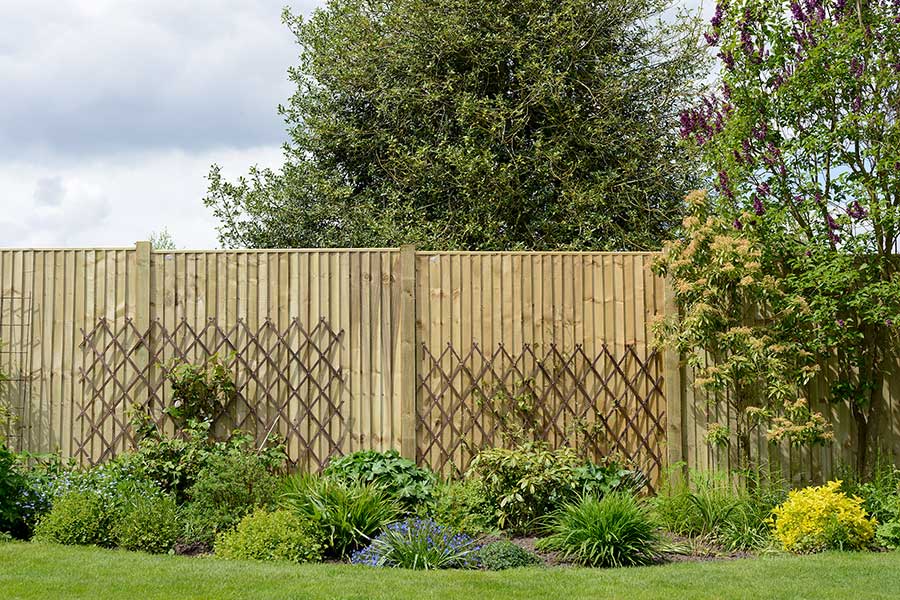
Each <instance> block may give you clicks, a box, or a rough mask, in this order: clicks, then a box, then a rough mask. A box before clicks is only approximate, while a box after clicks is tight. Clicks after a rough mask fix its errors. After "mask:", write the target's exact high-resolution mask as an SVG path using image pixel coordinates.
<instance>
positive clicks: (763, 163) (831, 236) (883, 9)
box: [681, 0, 900, 467]
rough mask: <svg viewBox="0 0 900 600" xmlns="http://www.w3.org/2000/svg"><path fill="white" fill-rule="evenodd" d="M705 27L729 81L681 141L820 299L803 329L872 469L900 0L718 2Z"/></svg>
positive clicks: (802, 289)
mask: <svg viewBox="0 0 900 600" xmlns="http://www.w3.org/2000/svg"><path fill="white" fill-rule="evenodd" d="M705 37H706V40H707V43H708V44H709V45H710V46H712V47H713V48H714V49H715V51H716V52H717V55H718V57H719V59H720V62H721V86H720V87H719V89H718V91H717V92H716V93H715V94H712V95H710V96H708V97H705V98H704V99H703V101H702V102H701V103H699V105H697V106H696V107H695V108H694V109H692V110H689V111H687V112H685V113H684V114H683V115H682V118H681V134H682V137H683V138H685V139H687V140H690V141H691V142H693V143H694V144H696V145H697V146H698V147H699V148H700V150H701V153H702V155H703V156H704V158H705V161H706V163H707V164H708V166H709V167H710V169H711V174H712V178H713V182H714V187H715V189H716V191H717V195H716V197H715V198H714V199H713V202H714V203H715V205H716V210H717V211H719V212H720V214H724V215H726V216H727V218H728V219H729V222H731V221H732V220H733V223H734V227H735V228H736V229H738V230H741V231H745V230H746V231H747V232H748V233H747V235H753V236H757V241H758V242H760V243H761V244H762V245H763V246H764V247H765V248H766V251H767V252H769V253H771V254H772V256H773V257H774V258H775V259H777V260H776V261H774V262H772V264H777V265H778V266H777V269H778V271H779V273H777V275H778V276H779V277H780V278H782V280H783V282H784V285H785V286H787V288H789V291H790V292H791V293H796V294H800V295H802V296H803V297H804V298H805V299H806V301H807V302H808V303H809V306H810V311H809V313H808V322H807V323H806V325H805V327H804V328H803V330H802V332H798V333H799V335H802V336H804V337H806V338H807V340H808V341H807V343H808V346H809V347H810V348H812V349H813V350H814V351H815V352H818V353H821V354H827V355H828V356H830V357H832V358H831V360H830V361H828V362H829V364H834V365H835V366H834V368H833V369H832V371H833V372H832V373H830V375H831V377H830V380H831V381H832V382H833V383H832V385H831V400H833V401H836V402H846V403H847V404H848V405H849V408H850V410H851V412H852V414H853V418H854V420H855V424H856V429H857V440H858V444H859V446H858V448H857V450H858V466H859V467H864V466H865V465H866V464H867V461H868V457H869V452H870V451H871V450H870V447H871V446H872V445H873V440H874V439H875V438H876V437H877V436H876V435H875V433H876V432H877V428H878V421H879V415H880V414H883V413H881V411H882V410H883V404H884V403H883V398H882V390H883V387H884V373H885V369H887V368H888V367H889V365H890V364H893V359H894V357H893V353H892V352H891V350H892V349H893V347H894V346H895V345H896V337H895V335H894V333H895V328H894V323H895V322H896V321H897V319H898V318H900V279H898V273H897V266H898V265H900V263H898V261H897V260H896V257H895V256H894V254H895V251H896V248H897V245H898V236H900V123H898V118H897V117H898V111H900V0H827V1H826V0H793V1H789V2H788V1H784V0H752V1H749V0H740V1H737V0H731V1H729V0H720V3H719V5H718V6H717V7H716V11H715V15H714V16H713V18H712V21H711V24H710V27H709V29H708V31H707V32H706V34H705ZM751 222H752V224H753V226H752V227H745V225H747V224H748V223H751Z"/></svg>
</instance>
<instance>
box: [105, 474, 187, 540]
mask: <svg viewBox="0 0 900 600" xmlns="http://www.w3.org/2000/svg"><path fill="white" fill-rule="evenodd" d="M117 513H118V514H117V515H116V516H115V518H114V520H113V524H112V539H113V541H114V542H115V544H116V546H118V547H120V548H124V549H126V550H142V551H144V552H149V553H151V554H162V553H165V552H168V551H169V550H171V549H172V547H173V546H174V545H175V541H176V540H177V539H178V536H179V534H180V533H181V527H180V524H179V522H178V509H177V506H176V505H175V499H174V498H173V497H172V496H170V495H168V494H164V493H162V492H161V491H160V490H159V488H156V487H155V486H152V487H151V486H148V485H144V486H135V487H133V488H132V489H131V490H130V491H129V493H128V495H127V497H126V498H125V500H124V501H123V502H122V505H121V507H120V508H119V510H118V511H117Z"/></svg>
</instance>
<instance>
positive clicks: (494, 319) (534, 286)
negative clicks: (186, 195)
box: [0, 242, 900, 484]
mask: <svg viewBox="0 0 900 600" xmlns="http://www.w3.org/2000/svg"><path fill="white" fill-rule="evenodd" d="M654 257H655V255H654V254H653V253H592V252H582V253H578V252H416V251H415V249H414V248H412V247H404V248H388V249H335V250H328V249H315V250H216V251H153V250H152V249H151V248H150V245H149V243H147V242H139V243H138V244H137V245H136V246H135V247H132V248H75V249H12V250H0V341H2V345H0V370H2V371H3V372H4V373H6V374H7V376H8V377H9V381H7V382H6V383H5V384H4V385H3V386H2V393H0V402H2V407H3V408H4V410H5V412H9V413H11V414H12V416H13V419H12V420H9V419H4V421H5V422H3V423H0V427H2V428H0V433H2V434H3V435H4V437H6V438H7V440H8V441H9V443H10V444H11V445H12V446H14V447H15V448H17V449H22V450H29V451H31V452H35V453H41V452H58V453H60V454H61V455H62V456H63V457H75V458H77V459H78V460H80V461H82V462H83V463H85V464H92V463H96V462H98V461H102V460H105V459H106V458H108V457H109V456H112V455H114V454H116V453H118V452H122V451H124V450H127V449H129V448H132V447H133V445H134V439H133V432H132V431H131V430H130V426H129V415H130V411H131V410H133V407H134V406H135V405H136V406H137V407H138V408H140V409H144V410H147V411H149V412H150V413H151V414H152V416H153V417H154V418H155V419H156V420H157V421H158V423H159V424H160V426H161V427H163V428H164V429H167V430H168V431H170V432H171V431H172V430H173V424H172V422H171V421H170V420H169V419H167V418H166V417H165V415H164V413H163V412H162V409H163V408H164V407H165V406H168V405H169V404H170V403H171V402H172V394H171V389H170V387H169V385H168V383H167V380H166V373H167V371H168V369H169V368H171V365H173V364H174V363H173V362H172V361H173V360H186V361H191V362H201V361H203V360H206V359H207V358H208V357H209V356H210V355H213V354H217V355H218V356H219V357H220V359H221V360H223V361H224V362H225V363H226V364H227V365H228V367H229V369H231V370H232V373H233V376H234V379H235V383H236V385H237V388H238V396H237V397H236V398H234V399H233V401H231V402H230V403H229V405H228V407H227V411H226V414H225V415H223V416H222V418H221V419H220V420H219V422H217V423H216V425H215V426H216V430H215V431H216V433H218V434H225V433H226V432H227V431H228V430H229V429H231V428H232V427H236V426H237V427H241V428H243V429H245V430H247V431H248V432H249V433H251V434H252V435H254V436H255V437H256V439H257V440H258V441H260V442H261V441H262V440H264V439H265V438H266V437H267V436H269V435H272V434H276V433H277V434H278V435H280V436H281V437H283V438H284V440H285V443H286V445H287V449H288V454H289V456H290V459H291V461H292V462H293V463H294V465H296V467H297V468H301V469H309V470H316V469H319V468H321V466H322V465H323V464H324V463H325V462H326V461H327V460H328V458H329V457H331V456H333V455H336V454H343V453H347V452H351V451H354V450H358V449H365V448H375V449H388V448H394V449H397V450H400V451H401V452H402V453H404V454H405V455H407V456H410V457H415V458H416V459H417V460H419V461H420V462H421V463H423V464H429V465H431V466H433V467H434V468H435V469H436V470H438V471H440V472H442V473H444V474H448V475H449V474H454V473H459V472H461V471H464V470H465V469H466V468H467V467H468V465H469V464H470V463H471V460H472V457H473V456H474V455H475V454H476V453H477V452H478V450H479V449H481V448H485V447H488V446H498V445H512V444H516V443H522V442H523V441H527V440H539V441H542V442H546V443H548V444H550V445H552V446H564V445H565V446H569V447H572V448H573V449H575V450H576V451H577V452H579V453H580V454H582V455H584V456H587V457H591V458H599V457H603V456H619V457H623V458H626V459H629V460H631V461H633V462H634V463H636V464H637V465H639V466H640V467H641V468H642V469H644V470H645V471H646V472H647V474H648V475H649V476H650V478H651V480H652V481H653V482H654V483H655V482H656V481H658V479H659V477H660V475H661V474H662V472H663V471H664V470H665V468H666V467H667V466H671V465H673V464H675V463H676V462H684V463H685V464H687V465H688V466H689V467H692V468H698V469H730V468H733V467H734V466H736V464H737V462H736V458H735V453H736V448H735V445H734V444H730V445H725V446H721V447H712V446H710V445H709V444H707V443H706V433H707V431H708V430H709V426H710V424H713V423H720V424H727V423H731V422H732V421H733V420H734V415H732V414H729V412H728V410H727V409H726V408H724V405H723V404H722V403H719V402H711V401H710V398H708V397H707V396H706V395H705V394H704V393H703V392H702V391H699V390H697V389H695V388H694V386H693V376H692V373H691V370H690V369H689V368H686V367H685V365H684V364H683V363H682V362H680V361H679V358H678V357H677V356H672V355H671V353H666V352H662V351H659V350H656V349H655V348H654V346H653V340H652V334H651V327H650V322H651V320H652V318H653V317H654V316H657V315H662V314H671V312H672V311H674V310H675V309H674V307H673V306H671V295H667V294H666V289H665V288H666V286H665V285H664V283H665V282H663V281H662V280H660V279H659V278H658V277H656V276H655V275H654V274H653V273H652V270H651V265H652V262H653V260H654ZM822 365H823V371H822V375H821V377H820V378H819V379H818V380H817V381H815V382H813V383H812V384H811V385H810V389H809V396H810V397H811V399H812V403H813V407H814V408H817V409H818V410H821V411H823V412H824V413H825V414H826V415H827V416H828V417H829V418H830V419H831V421H832V423H833V425H834V429H835V434H836V441H835V442H834V443H832V444H829V445H826V446H821V447H816V448H812V449H809V448H791V447H789V446H786V445H783V446H780V445H775V444H772V443H770V442H769V441H768V440H767V439H766V437H765V432H764V430H763V428H760V429H759V430H758V431H756V432H755V436H754V438H753V440H754V443H753V455H754V457H756V458H757V459H758V460H759V462H760V463H763V464H766V463H767V464H770V465H771V466H772V468H773V469H775V470H776V471H778V472H780V474H781V475H782V476H783V477H784V478H785V479H788V480H790V481H792V482H793V483H796V484H800V483H805V482H807V481H821V480H823V479H826V478H828V477H830V476H832V475H834V474H835V473H836V472H838V471H839V470H840V468H841V466H842V465H847V464H852V462H853V459H854V455H853V448H854V441H855V436H856V432H855V431H854V427H853V422H852V419H851V418H850V417H849V415H848V414H847V411H846V410H845V408H844V407H842V406H839V405H832V404H828V403H827V402H826V400H827V397H828V390H829V385H830V378H831V377H832V375H831V373H830V369H829V363H828V360H826V359H823V361H822ZM898 394H900V367H898V366H896V365H895V366H894V368H893V369H892V371H891V372H890V373H888V374H887V376H886V378H885V384H884V393H883V396H884V398H885V403H884V406H883V407H882V408H883V410H882V418H881V419H880V420H879V421H878V423H877V425H876V429H877V431H876V434H877V436H878V439H879V440H880V441H881V442H882V445H883V446H884V449H885V451H887V452H888V453H889V454H890V455H891V456H893V458H894V460H895V462H896V461H897V460H898V459H900V444H898V441H900V435H898V433H897V432H900V409H898V408H897V406H898V405H897V402H896V401H895V398H897V397H898ZM0 414H2V413H0Z"/></svg>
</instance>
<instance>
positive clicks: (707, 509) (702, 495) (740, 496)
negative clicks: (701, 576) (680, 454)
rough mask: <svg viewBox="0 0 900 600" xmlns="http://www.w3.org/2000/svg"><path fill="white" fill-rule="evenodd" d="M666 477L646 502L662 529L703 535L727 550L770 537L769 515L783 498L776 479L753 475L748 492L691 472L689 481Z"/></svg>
mask: <svg viewBox="0 0 900 600" xmlns="http://www.w3.org/2000/svg"><path fill="white" fill-rule="evenodd" d="M676 481H677V483H675V482H673V481H672V480H669V481H667V482H665V483H664V485H663V486H662V487H661V489H660V492H659V494H658V495H657V496H656V497H654V498H653V499H652V500H651V501H650V503H651V507H652V509H653V514H654V517H655V519H656V521H657V523H658V524H659V525H661V526H662V527H663V528H665V529H667V530H668V531H671V532H673V533H677V534H679V535H686V536H691V537H695V536H702V537H706V538H708V541H713V542H716V543H719V544H721V545H722V546H724V547H725V549H727V550H752V549H758V548H761V547H764V546H766V545H767V544H768V542H769V525H768V519H769V515H770V514H771V511H772V509H773V508H774V507H775V506H776V505H777V504H778V503H780V502H781V501H783V500H784V497H785V494H784V492H783V491H782V488H781V487H780V485H778V484H777V483H772V482H769V483H764V482H763V481H762V480H761V478H760V477H754V482H753V490H754V491H753V493H749V492H748V491H747V490H746V489H744V488H743V487H740V486H739V485H737V484H735V483H733V482H732V481H730V480H728V479H726V478H717V477H713V476H709V475H705V474H700V473H696V472H695V473H692V474H691V477H690V480H689V481H688V480H683V479H680V478H679V479H678V480H676Z"/></svg>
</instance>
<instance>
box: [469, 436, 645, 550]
mask: <svg viewBox="0 0 900 600" xmlns="http://www.w3.org/2000/svg"><path fill="white" fill-rule="evenodd" d="M466 478H468V479H471V478H478V479H480V480H481V481H482V482H483V486H484V493H485V499H486V500H487V502H488V503H489V504H490V505H491V506H492V507H493V509H494V514H495V517H496V523H497V525H498V526H499V527H501V528H502V529H507V530H510V531H514V532H519V533H523V532H527V531H528V530H529V529H531V528H532V527H534V525H535V524H536V523H537V521H538V520H539V519H540V518H541V517H543V516H545V515H546V514H549V513H550V512H552V511H553V510H555V509H556V508H557V507H558V506H560V505H561V504H564V503H566V502H572V501H574V500H575V499H577V498H578V497H580V496H582V495H584V494H588V495H602V494H605V493H608V492H610V491H616V490H623V489H628V488H634V487H638V486H642V481H644V480H643V476H642V475H639V474H635V473H633V472H630V471H628V470H626V469H622V468H620V467H619V466H618V465H615V464H614V463H610V464H608V465H605V466H601V465H592V464H591V463H585V462H584V461H583V460H582V459H580V458H579V457H578V455H577V454H575V452H574V451H573V450H571V449H570V448H560V449H558V450H549V449H548V448H547V447H546V445H544V444H540V443H526V444H523V445H521V446H519V447H518V448H516V449H505V448H491V449H488V450H483V451H482V452H481V453H479V454H478V456H476V457H475V460H474V461H472V465H471V467H470V468H469V471H468V472H467V473H466Z"/></svg>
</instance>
